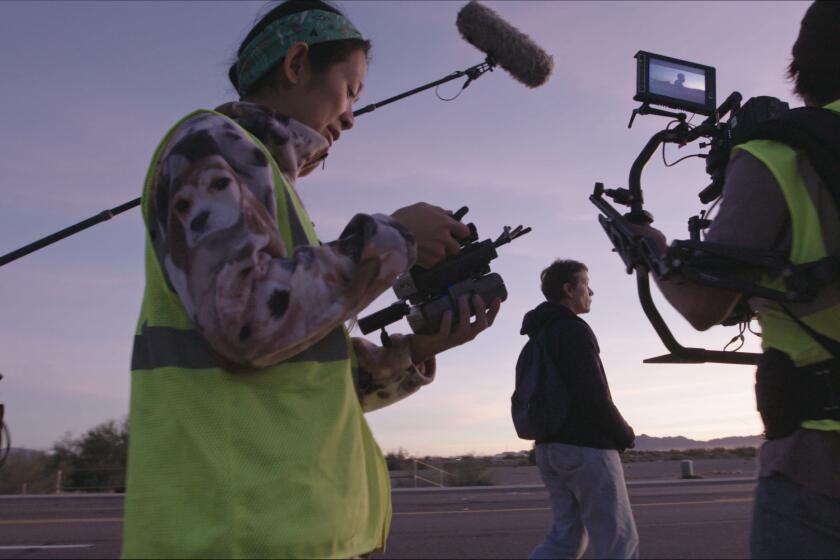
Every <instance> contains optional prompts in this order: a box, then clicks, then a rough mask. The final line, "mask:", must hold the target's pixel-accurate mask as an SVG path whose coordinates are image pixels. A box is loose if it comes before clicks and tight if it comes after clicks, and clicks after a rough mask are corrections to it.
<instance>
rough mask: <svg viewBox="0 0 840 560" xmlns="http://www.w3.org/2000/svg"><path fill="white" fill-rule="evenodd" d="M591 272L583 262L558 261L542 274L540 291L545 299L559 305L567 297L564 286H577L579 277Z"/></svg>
mask: <svg viewBox="0 0 840 560" xmlns="http://www.w3.org/2000/svg"><path fill="white" fill-rule="evenodd" d="M587 270H589V269H588V268H586V265H585V264H583V263H582V262H578V261H573V260H570V259H557V260H556V261H554V262H553V263H551V264H550V265H548V268H546V269H545V270H543V271H542V274H540V289H541V290H542V293H543V295H544V296H545V299H547V300H548V301H553V302H555V303H559V302H561V301H563V299H564V298H565V297H566V293H565V292H564V291H563V286H565V285H566V284H574V285H577V282H578V278H577V275H578V273H580V272H584V271H587Z"/></svg>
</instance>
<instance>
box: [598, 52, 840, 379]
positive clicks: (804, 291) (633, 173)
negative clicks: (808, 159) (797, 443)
mask: <svg viewBox="0 0 840 560" xmlns="http://www.w3.org/2000/svg"><path fill="white" fill-rule="evenodd" d="M640 55H647V56H645V57H640ZM636 58H637V60H639V62H638V68H639V75H638V76H637V78H638V79H637V96H636V97H635V99H637V100H639V101H642V105H641V106H640V107H639V108H637V109H635V110H634V111H633V114H632V117H631V119H630V123H629V125H628V128H629V127H632V125H633V120H634V119H635V117H636V116H637V115H648V114H652V115H658V116H665V117H670V118H671V119H673V121H672V123H671V124H674V123H676V126H673V127H672V126H671V125H669V126H668V127H667V128H666V129H664V130H662V131H660V132H657V133H656V134H654V135H653V137H651V139H650V140H649V141H648V142H647V144H646V145H645V146H644V148H643V149H642V151H641V152H640V153H639V155H638V156H637V157H636V159H635V161H634V162H633V165H632V167H631V169H630V175H629V180H628V188H626V189H625V188H618V189H606V188H604V185H603V184H602V183H595V189H594V192H593V194H592V195H591V196H590V197H589V200H590V201H591V202H592V203H593V204H594V205H595V206H596V207H597V208H598V210H599V211H600V213H601V214H600V215H599V216H598V220H599V222H600V223H601V226H602V227H603V229H604V231H605V232H606V234H607V237H608V238H609V239H610V241H611V242H612V245H613V247H614V250H615V252H617V253H618V254H619V256H620V257H621V259H622V261H623V262H624V264H625V266H626V270H627V273H628V274H630V273H633V272H634V271H635V273H636V283H637V289H638V294H639V301H640V303H641V305H642V309H643V310H644V313H645V315H646V316H647V318H648V320H649V321H650V323H651V325H652V326H653V328H654V330H655V331H656V333H657V335H658V336H659V338H660V339H661V340H662V342H663V343H664V345H665V347H666V348H667V349H668V351H669V352H670V354H666V355H663V356H658V357H655V358H649V359H646V360H644V361H645V363H704V362H716V363H728V364H755V363H757V362H758V358H759V356H760V354H756V353H748V352H737V351H726V350H709V349H705V348H690V347H685V346H683V345H682V344H680V343H679V342H678V341H677V340H676V338H674V335H673V334H672V333H671V330H670V329H669V327H668V325H667V324H666V323H665V321H664V320H663V319H662V316H661V315H660V313H659V310H658V309H657V308H656V305H655V304H654V302H653V298H652V297H651V292H650V274H653V275H654V276H655V277H656V278H659V279H675V278H679V279H684V280H687V281H690V282H693V283H696V284H701V285H704V286H712V287H715V288H720V289H724V290H728V291H733V292H738V293H740V294H742V296H743V297H742V298H741V301H740V302H739V303H738V305H736V307H735V310H734V311H733V313H732V315H731V316H730V317H728V318H727V319H725V320H724V321H723V322H722V323H721V324H723V325H726V326H730V325H735V324H739V323H748V322H749V321H750V320H751V319H752V318H753V312H752V310H751V309H750V308H749V305H748V304H747V300H748V299H749V298H751V297H760V298H764V299H767V300H771V301H774V302H778V303H780V304H782V308H783V309H784V310H787V308H786V307H785V304H791V303H804V302H808V301H811V300H813V299H814V297H816V294H817V291H818V290H819V289H820V288H822V287H823V286H826V285H828V284H829V283H832V282H837V281H838V278H840V259H838V258H837V257H830V258H827V259H823V260H822V261H818V262H814V263H805V264H801V265H792V264H791V263H790V262H789V260H788V258H787V255H785V254H784V253H781V252H778V251H758V250H754V249H747V248H744V247H738V246H734V245H723V244H718V243H710V242H706V241H701V236H700V232H701V231H702V230H704V229H706V228H707V227H709V225H710V224H711V221H710V220H708V219H707V218H706V217H705V215H704V213H701V214H700V215H697V216H692V217H691V218H690V219H689V220H688V229H689V239H687V240H675V241H673V242H672V243H671V245H670V246H669V247H668V249H667V251H666V252H665V254H660V252H659V250H658V248H657V247H656V246H655V245H654V244H653V243H652V242H651V241H649V240H648V239H646V238H645V237H644V236H642V235H640V234H638V233H637V230H636V229H634V227H633V225H634V224H639V225H642V224H650V223H652V222H653V216H652V215H651V214H650V213H649V212H647V211H646V210H645V209H644V196H643V193H642V187H641V174H642V170H643V169H644V167H645V165H646V164H647V163H648V161H649V160H650V158H651V156H653V154H654V153H655V152H656V151H657V149H659V147H660V146H662V145H664V144H666V143H675V144H679V145H681V146H684V145H686V144H688V143H690V142H694V141H696V140H698V139H701V138H706V139H708V140H709V141H708V143H705V144H702V143H701V145H700V147H705V146H708V147H709V148H710V150H709V152H708V154H701V155H700V157H704V158H705V160H706V172H707V173H708V174H709V176H710V177H711V179H712V181H711V183H710V184H709V185H708V186H707V187H706V188H704V189H703V190H702V191H701V192H700V193H699V195H698V196H699V198H700V201H701V202H702V203H703V204H708V203H710V202H712V201H714V200H716V199H717V198H719V197H720V196H721V193H722V189H723V182H724V173H725V170H726V165H727V163H728V161H729V155H730V152H731V149H732V147H733V146H734V145H736V144H739V143H742V142H743V141H746V140H747V139H749V138H751V137H757V136H756V130H759V129H761V127H762V126H763V125H764V124H765V123H767V122H769V121H771V120H772V119H777V118H778V117H779V116H780V115H782V114H783V113H785V112H787V110H788V106H787V103H784V102H782V101H779V100H778V99H775V98H772V97H766V96H762V97H754V98H751V99H750V100H748V101H747V102H746V103H745V104H744V105H743V106H741V99H742V97H741V94H740V93H738V92H733V93H732V94H731V95H730V96H729V97H727V98H726V100H725V101H724V102H723V103H722V104H721V105H720V106H719V107H717V108H716V109H715V110H714V111H713V112H711V114H710V115H709V116H708V118H706V119H705V120H704V121H703V122H702V123H701V124H700V125H697V126H695V127H691V126H690V125H689V123H688V122H687V121H686V114H685V113H682V112H672V111H668V110H664V109H659V108H654V107H651V105H650V103H657V104H660V105H667V106H669V107H673V108H677V109H681V108H682V109H686V110H690V111H692V112H701V111H698V110H697V104H696V103H687V102H684V100H683V99H681V98H678V97H671V98H667V99H664V98H662V97H661V96H659V97H656V96H653V97H651V96H649V95H648V93H647V92H649V91H652V90H654V89H655V87H654V88H651V87H650V84H649V82H650V80H651V79H652V78H650V76H651V75H652V73H651V72H649V68H650V67H651V65H652V64H657V58H658V59H661V60H664V61H666V62H665V63H667V64H668V65H670V66H673V67H676V68H677V69H679V68H680V67H681V68H689V69H691V68H699V69H710V67H705V66H701V65H696V64H694V63H688V62H685V61H678V60H677V59H671V58H668V57H661V56H659V55H652V54H651V53H643V52H641V51H640V53H639V54H637V56H636ZM651 59H652V60H653V62H651ZM665 63H663V64H665ZM680 65H682V66H680ZM674 71H676V70H674ZM698 72H699V70H698ZM711 77H712V80H711V93H712V99H713V94H714V80H713V78H714V69H711ZM705 78H706V84H707V87H706V91H707V93H708V92H709V83H710V80H709V74H708V73H706V76H705ZM680 80H683V81H684V78H683V77H681V78H680ZM698 82H701V83H702V80H698ZM662 90H663V91H664V90H665V88H662ZM707 100H708V95H707ZM797 111H798V110H797ZM727 114H728V115H729V119H728V120H727V121H726V122H724V121H723V120H722V119H723V118H724V117H725V116H726V115H727ZM760 137H768V136H760ZM769 138H772V136H769ZM835 159H836V158H835ZM818 171H819V169H818ZM607 198H609V199H611V200H612V202H614V203H616V204H620V205H624V206H628V207H629V209H630V210H629V212H627V213H625V214H623V215H622V214H621V213H620V212H619V211H618V210H617V209H616V208H615V207H614V206H613V204H611V203H610V202H609V201H608V200H607ZM762 273H772V274H774V275H781V277H782V278H783V279H784V289H772V288H769V287H766V286H762V285H759V284H758V283H757V282H756V278H758V277H760V275H761V274H762ZM745 328H746V327H745ZM743 330H744V329H742V332H743ZM736 338H737V337H736ZM733 340H734V339H733Z"/></svg>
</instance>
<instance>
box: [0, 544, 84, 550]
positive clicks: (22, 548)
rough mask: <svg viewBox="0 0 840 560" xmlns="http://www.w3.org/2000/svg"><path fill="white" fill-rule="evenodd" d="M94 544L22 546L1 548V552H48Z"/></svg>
mask: <svg viewBox="0 0 840 560" xmlns="http://www.w3.org/2000/svg"><path fill="white" fill-rule="evenodd" d="M92 546H93V545H92V544H21V545H16V546H0V550H48V549H59V548H91V547H92Z"/></svg>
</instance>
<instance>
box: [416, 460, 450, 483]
mask: <svg viewBox="0 0 840 560" xmlns="http://www.w3.org/2000/svg"><path fill="white" fill-rule="evenodd" d="M412 463H413V464H414V477H413V478H414V487H415V488H417V487H418V486H417V481H418V480H422V481H423V482H425V483H427V484H431V485H432V486H437V487H438V488H443V487H444V486H446V484H445V482H444V478H443V477H444V476H448V477H452V478H454V476H455V475H453V474H452V473H450V472H447V471H445V470H443V469H441V468H438V467H436V466H434V465H430V464H429V463H424V462H423V461H419V460H417V459H412ZM417 465H423V466H424V467H426V468H427V469H432V470H434V471H437V473H438V482H435V481H434V480H429V479H428V478H425V477H423V476H420V475H419V474H417Z"/></svg>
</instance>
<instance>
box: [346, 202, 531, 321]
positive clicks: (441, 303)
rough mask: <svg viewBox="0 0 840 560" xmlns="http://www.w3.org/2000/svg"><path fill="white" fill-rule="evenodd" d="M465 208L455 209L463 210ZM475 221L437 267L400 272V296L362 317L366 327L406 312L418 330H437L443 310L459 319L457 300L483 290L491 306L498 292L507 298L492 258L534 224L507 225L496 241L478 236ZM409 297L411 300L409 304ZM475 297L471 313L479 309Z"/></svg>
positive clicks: (397, 284) (481, 293) (396, 286)
mask: <svg viewBox="0 0 840 560" xmlns="http://www.w3.org/2000/svg"><path fill="white" fill-rule="evenodd" d="M464 213H466V210H465V209H462V210H461V211H459V212H458V213H457V214H456V215H463V214H464ZM469 225H470V231H471V236H470V237H469V238H468V239H466V240H463V241H462V248H461V251H460V252H459V253H458V254H457V255H452V256H450V257H447V258H446V259H444V260H443V261H441V262H440V263H438V264H437V265H435V266H433V267H432V268H428V269H426V268H423V267H420V266H413V267H412V268H411V270H409V271H408V272H405V273H403V274H401V275H400V276H399V277H398V278H397V280H396V282H395V283H394V286H393V290H394V293H395V294H396V296H397V298H398V299H399V300H400V301H398V302H396V303H394V304H392V305H390V306H389V307H386V308H385V309H383V310H381V311H378V312H376V313H373V314H371V315H368V316H367V317H364V318H362V319H359V328H360V329H361V330H362V333H364V334H368V333H371V332H373V331H376V330H379V329H384V328H385V327H386V326H388V325H390V324H391V323H395V322H397V321H399V320H400V319H402V318H403V317H407V319H408V324H409V326H410V327H411V330H412V331H413V332H414V333H416V334H435V333H437V332H438V331H439V330H440V324H441V320H442V319H443V315H444V313H446V312H447V311H452V320H453V324H454V323H456V322H457V321H458V320H459V315H458V300H459V299H460V298H461V297H464V296H467V297H470V296H473V295H478V296H481V298H482V299H483V300H484V302H485V304H486V305H487V306H489V305H490V303H491V302H492V301H493V300H494V299H496V298H498V299H500V300H502V301H504V300H505V299H507V289H506V288H505V283H504V281H503V280H502V277H501V276H500V275H499V274H496V273H493V272H491V271H490V261H492V260H493V259H495V258H496V257H498V256H499V255H498V252H497V251H496V249H497V248H498V247H499V246H501V245H504V244H505V243H510V242H511V241H513V240H514V239H516V238H517V237H520V236H522V235H525V234H526V233H528V232H530V231H531V228H523V227H522V226H518V227H516V228H515V229H513V230H511V229H510V228H509V227H505V228H504V231H503V233H502V235H501V236H499V238H498V239H496V240H495V241H492V240H490V239H485V240H484V241H478V233H477V232H476V230H475V226H474V225H473V224H469ZM406 302H409V303H410V304H411V305H409V303H406ZM475 311H476V310H475V309H473V308H472V303H470V315H474V314H475Z"/></svg>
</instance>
